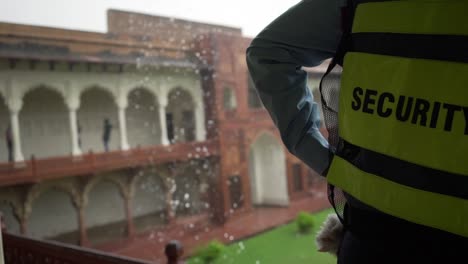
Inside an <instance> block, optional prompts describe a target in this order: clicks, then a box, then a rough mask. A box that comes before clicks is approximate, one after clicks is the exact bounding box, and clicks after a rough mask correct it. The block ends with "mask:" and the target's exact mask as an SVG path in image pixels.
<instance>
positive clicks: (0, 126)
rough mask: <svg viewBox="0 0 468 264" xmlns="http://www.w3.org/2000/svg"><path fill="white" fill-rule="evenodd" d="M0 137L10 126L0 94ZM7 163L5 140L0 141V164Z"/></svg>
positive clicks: (4, 102)
mask: <svg viewBox="0 0 468 264" xmlns="http://www.w3.org/2000/svg"><path fill="white" fill-rule="evenodd" d="M0 120H2V122H0V135H2V136H4V135H5V133H6V131H7V129H8V126H9V125H10V115H9V110H8V106H7V104H6V100H5V97H4V96H3V95H2V93H0ZM7 161H8V151H7V143H6V140H5V138H2V140H0V163H3V162H7Z"/></svg>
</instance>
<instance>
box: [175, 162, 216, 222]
mask: <svg viewBox="0 0 468 264" xmlns="http://www.w3.org/2000/svg"><path fill="white" fill-rule="evenodd" d="M175 173H176V175H175V177H174V180H175V191H174V193H173V197H172V199H173V203H174V205H173V206H174V207H175V211H176V214H177V215H194V214H199V213H201V212H203V211H205V210H206V209H207V207H206V203H207V199H208V196H207V195H208V193H207V192H206V190H203V191H202V190H201V189H202V188H203V186H202V185H203V184H204V179H203V175H202V170H201V169H200V168H199V167H196V166H195V164H193V163H192V162H190V163H185V164H178V165H177V168H176V169H175Z"/></svg>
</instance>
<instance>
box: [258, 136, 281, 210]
mask: <svg viewBox="0 0 468 264" xmlns="http://www.w3.org/2000/svg"><path fill="white" fill-rule="evenodd" d="M249 176H250V186H251V187H250V189H251V197H252V203H253V204H254V205H280V206H285V205H288V203H289V196H288V180H287V176H286V156H285V153H284V148H283V146H282V144H281V143H280V142H278V139H277V138H276V137H275V136H273V135H272V134H271V133H269V132H262V133H261V134H259V135H258V136H257V138H256V139H255V141H254V142H253V144H252V145H251V146H250V151H249Z"/></svg>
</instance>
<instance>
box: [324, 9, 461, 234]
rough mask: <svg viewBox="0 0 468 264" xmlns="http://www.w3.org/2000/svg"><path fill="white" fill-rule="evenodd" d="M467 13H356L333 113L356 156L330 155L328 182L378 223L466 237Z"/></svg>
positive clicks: (400, 10) (453, 11)
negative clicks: (377, 216)
mask: <svg viewBox="0 0 468 264" xmlns="http://www.w3.org/2000/svg"><path fill="white" fill-rule="evenodd" d="M467 12H468V3H467V2H466V1H394V2H382V3H365V4H361V5H359V7H358V8H357V10H356V15H355V20H354V25H353V34H354V35H355V40H356V41H355V42H353V43H354V45H355V46H354V47H352V48H351V50H352V52H348V53H347V54H346V56H345V60H344V71H343V75H342V85H341V91H340V107H339V135H340V137H341V138H342V140H343V141H344V142H346V144H347V145H349V146H352V149H354V150H355V151H353V153H352V155H350V156H349V157H347V156H346V154H343V153H337V156H336V157H335V158H334V160H333V162H332V165H331V167H330V170H329V173H328V176H327V177H328V181H329V182H330V183H331V184H333V185H336V186H338V187H340V188H342V189H343V190H345V191H346V192H349V193H350V194H351V195H353V196H354V197H356V198H358V199H359V200H361V201H362V202H364V203H366V204H368V205H371V206H373V207H375V208H377V209H379V210H381V211H383V212H385V213H388V214H391V215H394V216H397V217H400V218H402V219H406V220H408V221H411V222H414V223H418V224H422V225H426V226H430V227H433V228H437V229H441V230H445V231H448V232H451V233H454V234H458V235H462V236H465V237H468V55H467V53H466V50H468V49H467V48H466V47H467V44H468V37H467V36H468V24H467V23H465V21H464V20H465V18H464V17H465V16H466V13H467ZM431 39H433V40H434V41H433V42H431V41H430V40H431ZM452 40H453V41H452ZM426 45H427V46H426ZM382 54H385V55H382ZM374 163H375V164H374Z"/></svg>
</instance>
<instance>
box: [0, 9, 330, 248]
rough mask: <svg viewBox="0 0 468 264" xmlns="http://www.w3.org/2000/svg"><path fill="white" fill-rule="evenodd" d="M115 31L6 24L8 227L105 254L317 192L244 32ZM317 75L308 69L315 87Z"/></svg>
mask: <svg viewBox="0 0 468 264" xmlns="http://www.w3.org/2000/svg"><path fill="white" fill-rule="evenodd" d="M108 27H109V28H108V32H107V33H104V34H101V33H93V32H82V31H73V30H64V29H56V28H46V27H37V26H26V25H18V24H8V23H0V120H1V122H0V130H1V133H2V134H3V133H4V132H5V131H7V130H8V127H10V131H11V138H12V141H13V145H14V147H13V160H14V161H12V162H8V157H7V151H6V149H7V146H6V142H5V140H2V141H1V142H0V151H1V152H2V153H1V154H0V186H1V187H0V210H1V211H3V213H4V214H5V217H6V221H7V225H8V230H9V232H10V233H13V234H14V233H18V234H25V235H28V236H32V237H35V238H40V239H42V238H46V239H52V240H57V241H62V242H67V243H74V244H79V245H85V246H98V247H101V248H105V246H103V247H102V245H105V244H106V243H111V242H112V241H115V240H122V239H125V238H128V237H134V236H136V235H138V234H142V233H145V232H148V230H152V229H154V228H163V229H171V228H176V229H177V228H179V227H181V226H182V225H183V223H189V225H190V228H192V227H194V226H196V225H200V224H203V225H207V223H210V222H211V223H212V224H213V225H216V224H223V223H226V222H230V221H234V220H235V219H236V218H238V217H241V216H242V215H245V214H246V213H249V212H252V211H253V210H255V208H257V207H259V206H260V207H261V206H282V207H284V206H286V207H287V206H289V205H290V204H291V203H293V202H294V201H297V200H298V199H304V198H306V197H309V196H310V195H311V190H316V191H317V190H321V189H320V188H321V187H323V186H322V185H320V186H321V187H320V188H318V187H317V186H319V183H320V181H319V179H318V176H317V175H316V174H315V173H314V172H312V171H311V170H309V169H308V168H307V167H306V166H305V165H303V164H302V163H301V162H300V161H299V160H297V159H296V158H295V157H293V156H292V155H291V154H289V153H288V152H287V150H286V149H285V148H284V147H283V144H282V143H281V140H280V137H279V135H278V133H277V131H276V129H275V127H274V125H273V123H272V122H271V119H270V117H269V115H268V113H267V112H266V111H265V110H264V109H263V108H262V105H261V102H260V101H259V99H258V97H257V95H256V92H255V90H254V88H253V87H252V83H251V82H250V81H249V77H248V71H247V67H246V63H245V50H246V48H247V46H248V44H249V42H250V39H248V38H245V37H243V36H242V33H241V30H240V29H238V28H231V27H224V26H218V25H210V24H202V23H195V22H190V21H184V20H178V19H169V18H164V17H156V16H149V15H143V14H136V13H129V12H123V11H117V10H110V11H109V12H108ZM319 75H320V72H314V71H311V73H310V76H311V86H312V87H311V88H313V89H314V88H316V80H317V79H318V77H319ZM314 92H315V90H314ZM104 119H109V120H110V123H111V124H112V126H113V128H112V135H111V139H110V141H109V147H110V150H109V151H108V152H106V151H105V150H104V148H103V146H102V145H103V142H102V133H103V131H102V130H103V124H102V121H103V120H104ZM311 197H312V196H311ZM315 197H316V196H315ZM310 199H311V200H313V199H317V198H310ZM323 200H324V199H321V201H322V202H323Z"/></svg>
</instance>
